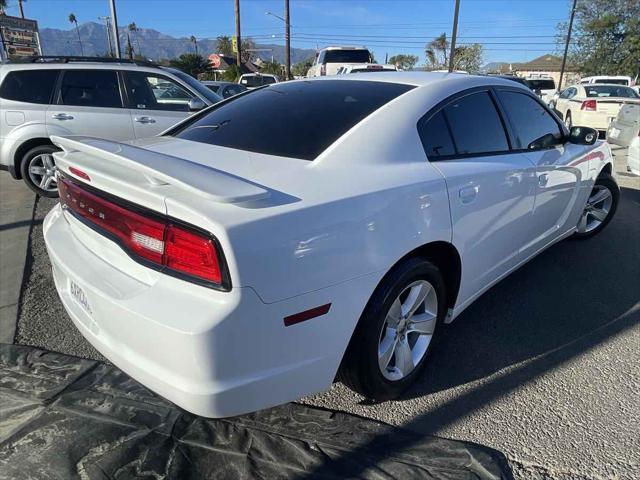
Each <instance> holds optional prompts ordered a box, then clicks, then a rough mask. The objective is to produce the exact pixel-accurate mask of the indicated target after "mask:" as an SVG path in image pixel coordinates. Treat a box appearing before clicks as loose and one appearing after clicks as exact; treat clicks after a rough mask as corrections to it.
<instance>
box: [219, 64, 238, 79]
mask: <svg viewBox="0 0 640 480" xmlns="http://www.w3.org/2000/svg"><path fill="white" fill-rule="evenodd" d="M240 75H242V74H241V73H240V69H239V68H238V66H237V65H236V64H235V63H233V64H231V65H229V68H227V69H226V70H225V72H224V73H223V74H222V79H223V80H225V81H227V82H237V81H238V78H240Z"/></svg>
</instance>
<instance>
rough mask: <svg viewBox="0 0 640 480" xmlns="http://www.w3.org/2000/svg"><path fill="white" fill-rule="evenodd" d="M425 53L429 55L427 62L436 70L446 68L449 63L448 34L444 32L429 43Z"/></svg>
mask: <svg viewBox="0 0 640 480" xmlns="http://www.w3.org/2000/svg"><path fill="white" fill-rule="evenodd" d="M424 53H425V55H426V56H427V62H428V63H429V65H430V66H431V67H432V68H433V69H434V70H438V69H441V68H445V66H446V65H448V64H449V57H448V54H449V41H448V40H447V34H446V33H443V34H441V35H440V36H438V37H436V38H434V39H433V40H431V41H430V42H429V43H427V45H426V46H425V47H424Z"/></svg>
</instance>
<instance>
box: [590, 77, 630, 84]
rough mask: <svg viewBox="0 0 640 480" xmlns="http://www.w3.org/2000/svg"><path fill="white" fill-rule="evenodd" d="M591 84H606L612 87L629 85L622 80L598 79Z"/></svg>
mask: <svg viewBox="0 0 640 480" xmlns="http://www.w3.org/2000/svg"><path fill="white" fill-rule="evenodd" d="M593 83H608V84H613V85H629V82H628V81H627V80H625V79H624V78H598V79H596V80H595V81H594V82H593Z"/></svg>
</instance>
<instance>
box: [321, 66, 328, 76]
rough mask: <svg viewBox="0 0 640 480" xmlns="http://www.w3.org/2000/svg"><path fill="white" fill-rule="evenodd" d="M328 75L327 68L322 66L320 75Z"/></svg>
mask: <svg viewBox="0 0 640 480" xmlns="http://www.w3.org/2000/svg"><path fill="white" fill-rule="evenodd" d="M326 74H327V66H326V65H324V64H322V65H320V75H326Z"/></svg>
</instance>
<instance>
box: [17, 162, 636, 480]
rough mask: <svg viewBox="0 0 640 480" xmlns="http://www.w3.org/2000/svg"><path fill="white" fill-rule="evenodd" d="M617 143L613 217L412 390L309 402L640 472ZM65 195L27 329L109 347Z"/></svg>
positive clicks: (598, 473) (553, 471)
mask: <svg viewBox="0 0 640 480" xmlns="http://www.w3.org/2000/svg"><path fill="white" fill-rule="evenodd" d="M616 153H618V154H619V155H618V158H617V159H616V170H617V178H618V182H619V183H620V185H621V187H622V199H621V204H620V206H619V209H618V212H617V214H616V217H615V218H614V220H613V221H612V222H611V224H610V225H609V226H608V227H607V229H605V230H604V231H603V232H602V233H601V234H600V235H598V236H597V237H595V238H593V239H590V240H587V241H563V242H561V243H559V244H557V245H555V246H553V247H552V248H550V249H549V250H547V251H545V252H543V253H542V254H541V255H539V256H538V257H537V258H535V259H533V260H532V261H531V262H529V263H528V264H527V265H525V266H524V267H522V268H521V269H520V270H518V271H517V272H515V273H514V274H512V275H511V276H510V277H508V278H507V279H505V280H504V281H502V282H501V283H499V284H498V285H496V286H495V287H494V288H492V289H491V290H490V291H489V292H487V293H486V294H485V295H483V296H482V297H481V298H480V299H479V300H478V301H476V302H475V303H474V304H473V305H472V306H470V307H469V308H468V309H467V310H466V311H465V312H464V313H463V314H462V315H461V316H460V317H458V319H456V321H455V322H454V323H453V324H451V325H448V326H446V327H445V330H444V331H443V335H441V336H440V339H439V342H438V343H437V344H436V345H434V349H433V352H432V356H431V358H430V362H429V364H428V365H427V368H426V369H425V371H424V374H423V375H422V377H421V379H420V380H419V382H418V384H417V385H416V386H415V387H414V388H413V389H412V390H410V391H409V392H408V393H407V394H406V395H405V396H404V397H403V398H402V399H400V400H398V401H394V402H386V403H381V404H373V405H372V404H369V403H367V402H365V401H364V399H362V398H361V397H360V396H358V395H357V394H355V393H353V392H351V391H350V390H348V389H346V388H345V387H344V386H342V385H341V384H335V385H334V386H333V387H332V388H331V389H330V390H329V391H328V392H326V393H323V394H319V395H315V396H313V397H308V398H305V399H303V400H302V402H303V403H307V404H311V405H318V406H322V407H326V408H329V409H332V410H341V411H345V412H353V413H357V414H359V415H362V416H365V417H370V418H374V419H378V420H382V421H385V422H388V423H390V424H393V425H403V426H405V427H407V428H410V429H412V430H415V431H418V432H423V433H428V434H432V435H437V436H442V437H449V438H455V439H461V440H467V441H471V442H476V443H479V444H483V445H486V446H489V447H492V448H495V449H497V450H499V451H501V452H503V453H504V454H505V455H506V456H507V458H508V459H509V462H510V465H511V468H512V469H513V473H514V476H515V478H518V479H562V480H564V479H576V480H577V479H601V478H612V479H613V478H615V479H636V478H640V458H639V455H640V453H639V452H640V418H639V417H640V405H639V402H638V398H640V368H639V366H640V349H639V348H638V346H639V345H640V327H639V325H638V323H639V320H640V282H639V280H640V221H639V219H640V179H639V178H638V177H631V176H629V175H628V174H627V173H626V172H625V168H624V160H623V158H622V156H621V155H620V154H621V153H623V152H622V151H618V152H616ZM54 203H55V202H54V201H51V200H48V199H42V198H41V199H39V200H38V202H37V207H36V210H35V217H34V218H35V220H36V222H35V224H34V227H33V230H32V233H31V239H30V250H29V252H30V253H29V258H28V264H29V265H30V268H29V269H28V275H27V277H26V279H25V284H24V289H23V294H22V300H21V305H20V312H21V313H20V319H19V323H18V333H17V340H18V343H23V344H27V345H35V346H39V347H44V348H47V349H50V350H54V351H60V352H64V353H69V354H73V355H78V356H81V357H87V358H97V359H101V356H100V355H99V354H98V353H97V352H96V351H95V350H94V349H93V348H92V347H91V346H90V345H89V344H88V343H87V342H86V341H85V340H84V339H83V338H82V337H81V336H80V334H79V333H78V332H77V330H76V329H75V328H74V326H73V324H72V323H71V321H70V320H69V319H68V317H67V315H66V313H65V312H64V310H63V308H62V305H61V304H60V301H59V300H58V297H57V295H56V293H55V289H54V287H53V281H52V278H51V275H50V265H49V261H48V258H47V256H46V252H45V249H44V242H43V239H42V230H41V225H40V224H39V223H38V221H39V220H41V219H42V218H43V216H44V215H45V214H46V212H47V211H48V210H49V209H50V208H51V207H52V206H53V205H54Z"/></svg>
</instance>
